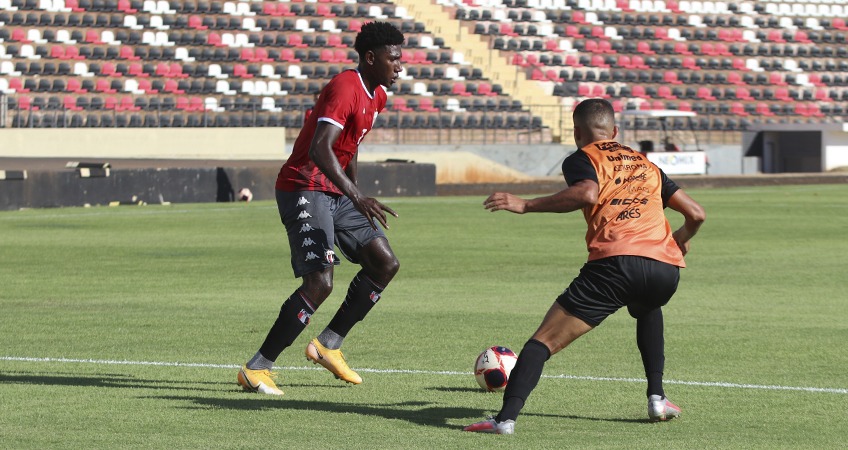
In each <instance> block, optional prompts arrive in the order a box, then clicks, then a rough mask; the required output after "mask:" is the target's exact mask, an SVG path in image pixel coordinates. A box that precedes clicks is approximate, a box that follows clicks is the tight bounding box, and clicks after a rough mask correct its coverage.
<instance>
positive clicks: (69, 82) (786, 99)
mask: <svg viewBox="0 0 848 450" xmlns="http://www.w3.org/2000/svg"><path fill="white" fill-rule="evenodd" d="M2 1H3V3H4V5H3V7H2V8H0V22H2V24H3V25H2V27H0V95H2V98H3V99H4V100H5V102H6V111H7V114H6V117H5V120H6V121H5V123H4V124H3V125H4V126H11V127H18V126H26V127H37V126H42V127H55V126H60V127H61V126H67V127H111V126H140V127H167V126H178V127H183V126H204V125H205V126H293V127H297V126H299V125H300V121H301V120H302V116H303V115H302V112H303V110H304V109H305V108H308V107H309V106H310V105H311V102H312V97H313V94H314V93H315V92H316V91H319V90H320V88H321V86H323V84H324V83H326V81H327V80H329V79H330V78H331V77H332V76H334V75H335V74H337V73H339V72H340V71H341V70H343V69H344V68H347V67H353V66H354V65H355V62H356V60H357V55H356V52H354V51H353V50H352V48H351V47H352V43H353V37H354V36H355V34H356V32H357V31H358V30H359V29H361V26H362V24H363V23H365V22H368V21H372V20H386V21H390V22H393V23H395V24H396V25H397V26H398V27H399V28H400V29H401V30H402V31H403V32H404V33H405V34H406V36H407V45H406V48H405V50H404V57H403V62H404V64H405V67H406V70H405V71H404V73H403V74H402V77H401V80H400V82H399V83H398V84H396V85H395V86H394V87H392V89H390V94H391V97H390V107H389V108H388V111H387V116H389V117H386V118H383V119H381V120H380V123H379V125H381V126H385V127H392V126H395V127H407V126H408V127H410V128H422V129H428V128H439V129H444V128H456V129H461V130H467V129H474V128H481V129H491V128H501V127H503V128H515V129H521V128H522V127H523V126H526V127H530V129H535V128H534V127H536V128H544V127H548V126H550V124H549V123H548V122H547V120H548V119H547V118H545V117H546V116H545V114H543V112H542V111H541V110H540V109H538V107H537V105H535V104H533V103H532V102H529V101H526V100H522V96H521V94H522V93H521V90H522V89H520V88H518V86H519V84H516V83H513V84H509V85H508V84H504V83H503V82H502V81H501V80H503V79H504V75H505V74H504V73H491V72H489V73H487V72H483V71H482V70H481V69H480V68H479V67H477V66H475V65H472V64H470V63H468V62H466V61H465V58H464V54H463V52H462V51H461V49H459V48H451V47H449V46H448V45H446V44H445V39H444V38H445V36H440V35H438V34H437V33H438V31H439V30H441V29H442V28H441V27H434V29H432V30H428V28H427V27H426V26H425V24H424V23H423V22H419V21H417V20H416V19H415V18H414V17H413V16H412V15H410V13H409V11H410V10H412V9H413V6H414V5H412V6H405V3H408V2H402V1H397V2H389V1H383V0H368V1H360V2H357V3H351V2H348V1H345V2H342V1H337V0H319V1H316V2H301V1H210V0H64V1H63V0H38V1H33V0H2ZM433 3H434V4H436V5H438V6H439V7H440V8H441V9H442V10H443V11H446V12H447V13H448V14H449V15H450V17H451V18H452V21H453V22H454V24H452V25H451V26H452V27H453V28H454V29H456V28H458V27H462V28H464V29H466V30H467V32H468V33H469V34H470V35H472V36H474V37H476V38H479V39H480V40H482V41H483V42H485V43H486V45H487V46H488V48H489V52H490V55H489V56H488V58H489V59H497V60H502V61H504V63H505V64H506V67H509V68H511V69H510V70H513V71H514V72H515V73H516V74H518V75H517V76H519V77H521V78H522V83H532V85H534V86H538V89H540V90H541V91H543V92H544V93H545V94H546V95H547V96H549V97H553V98H554V102H555V103H556V104H557V105H559V107H560V108H562V109H563V110H564V111H566V112H569V111H570V110H571V108H572V107H573V106H574V105H575V104H576V103H577V102H579V101H580V100H581V99H583V98H586V97H604V98H609V99H611V100H612V101H613V102H614V105H615V107H616V109H617V110H620V111H622V110H626V109H655V108H663V109H679V110H687V111H688V110H693V111H697V112H699V113H701V114H705V115H707V116H708V117H707V122H706V123H701V124H699V127H700V128H702V129H717V130H734V129H739V128H740V127H742V126H744V125H745V124H750V123H753V122H755V121H781V122H815V121H836V120H845V116H844V114H845V110H846V109H848V108H846V107H845V102H846V100H848V77H846V76H845V73H846V72H848V44H846V35H848V25H846V23H845V20H844V16H845V15H846V12H848V7H845V6H844V5H842V4H840V3H838V2H828V1H824V0H794V1H757V2H755V1H737V2H733V1H730V2H718V1H694V0H693V1H676V0H667V1H662V0H437V1H434V2H433ZM521 86H529V85H524V84H522V85H521ZM534 89H536V88H534ZM489 100H491V101H489ZM57 111H61V112H62V114H55V112H57ZM469 113H474V114H469ZM393 114H401V115H402V116H404V117H405V116H406V115H408V116H409V118H408V119H407V118H398V117H391V115H393ZM557 114H559V115H562V113H561V112H558V113H557ZM740 119H745V120H744V121H743V120H740Z"/></svg>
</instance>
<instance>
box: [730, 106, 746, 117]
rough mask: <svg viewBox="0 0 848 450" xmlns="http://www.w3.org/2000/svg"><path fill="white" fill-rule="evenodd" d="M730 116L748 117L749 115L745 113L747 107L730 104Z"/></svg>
mask: <svg viewBox="0 0 848 450" xmlns="http://www.w3.org/2000/svg"><path fill="white" fill-rule="evenodd" d="M730 114H734V115H737V116H742V117H745V116H748V113H747V112H745V107H744V106H743V105H742V103H740V102H733V103H731V104H730Z"/></svg>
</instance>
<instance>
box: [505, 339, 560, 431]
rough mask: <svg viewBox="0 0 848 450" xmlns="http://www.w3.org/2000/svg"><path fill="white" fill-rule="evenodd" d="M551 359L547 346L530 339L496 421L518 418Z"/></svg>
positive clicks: (519, 360)
mask: <svg viewBox="0 0 848 450" xmlns="http://www.w3.org/2000/svg"><path fill="white" fill-rule="evenodd" d="M550 357H551V351H550V350H548V346H547V345H545V344H543V343H541V342H539V341H537V340H535V339H530V340H529V341H527V343H526V344H524V348H523V349H521V353H519V354H518V362H516V363H515V368H513V369H512V373H510V374H509V382H508V383H507V385H506V391H505V392H504V398H503V407H502V408H501V412H500V413H499V414H498V415H497V417H496V418H495V420H497V421H498V422H503V421H505V420H515V419H517V418H518V413H519V412H521V408H523V407H524V402H526V401H527V397H528V396H529V395H530V392H532V391H533V389H535V388H536V385H537V384H538V383H539V378H541V377H542V369H543V368H544V367H545V361H547V360H548V358H550Z"/></svg>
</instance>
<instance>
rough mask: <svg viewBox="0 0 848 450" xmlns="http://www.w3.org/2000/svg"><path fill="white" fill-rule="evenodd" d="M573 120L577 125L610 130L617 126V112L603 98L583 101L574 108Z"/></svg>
mask: <svg viewBox="0 0 848 450" xmlns="http://www.w3.org/2000/svg"><path fill="white" fill-rule="evenodd" d="M572 118H573V120H574V123H575V125H583V126H589V127H592V128H609V129H612V128H613V127H614V126H615V110H614V109H613V108H612V104H610V102H608V101H606V100H604V99H602V98H590V99H587V100H583V101H582V102H580V104H578V105H577V107H576V108H574V113H573V114H572Z"/></svg>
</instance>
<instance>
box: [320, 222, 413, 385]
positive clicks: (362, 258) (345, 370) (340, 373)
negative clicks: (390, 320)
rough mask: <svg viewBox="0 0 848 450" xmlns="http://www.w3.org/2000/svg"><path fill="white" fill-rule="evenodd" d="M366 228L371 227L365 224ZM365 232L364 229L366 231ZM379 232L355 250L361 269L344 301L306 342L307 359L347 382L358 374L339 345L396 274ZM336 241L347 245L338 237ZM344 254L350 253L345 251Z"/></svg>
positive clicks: (394, 262) (356, 381)
mask: <svg viewBox="0 0 848 450" xmlns="http://www.w3.org/2000/svg"><path fill="white" fill-rule="evenodd" d="M368 230H371V228H370V227H369V228H368ZM366 233H367V232H366ZM379 234H380V236H377V237H374V238H370V239H368V238H367V237H366V238H360V239H368V241H367V243H366V244H365V245H364V246H362V247H361V250H360V251H359V252H358V255H357V256H358V258H356V260H357V261H359V262H360V263H361V264H362V270H360V271H359V273H357V274H356V276H355V277H354V278H353V280H352V281H351V282H350V286H349V287H348V290H347V295H346V296H345V299H344V302H342V305H341V306H340V307H339V310H338V311H337V312H336V315H335V316H333V318H332V320H330V323H329V324H327V327H326V328H325V329H324V331H322V332H321V334H319V335H318V337H316V338H315V339H313V340H312V341H311V342H310V343H309V345H307V346H306V352H305V353H306V357H307V359H309V360H310V361H312V362H314V363H316V364H321V365H322V366H324V367H325V368H327V370H329V371H330V372H332V373H333V374H334V375H335V376H336V378H339V379H341V380H344V381H346V382H348V383H353V384H360V383H362V377H360V376H359V374H357V373H356V372H355V371H353V370H352V369H351V368H350V367H349V366H348V364H347V360H346V359H345V357H344V354H343V353H342V352H341V346H342V343H343V342H344V339H345V337H347V335H348V333H349V332H350V330H351V329H352V328H353V326H354V325H356V323H358V322H360V321H361V320H363V319H364V318H365V316H366V315H367V314H368V312H369V311H371V308H373V307H374V305H376V304H377V301H379V300H380V298H381V297H382V293H383V290H384V289H385V288H386V285H387V284H388V283H389V282H390V281H391V280H392V278H393V277H394V276H395V274H397V271H398V268H399V263H398V260H397V257H396V256H395V255H394V252H392V249H391V247H390V246H389V243H388V241H387V240H386V238H385V237H384V236H382V235H381V234H382V233H381V232H380V233H379ZM339 243H340V245H341V246H343V247H347V246H349V245H350V243H347V244H345V243H344V242H343V240H342V239H339ZM345 254H350V253H348V252H347V251H345Z"/></svg>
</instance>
